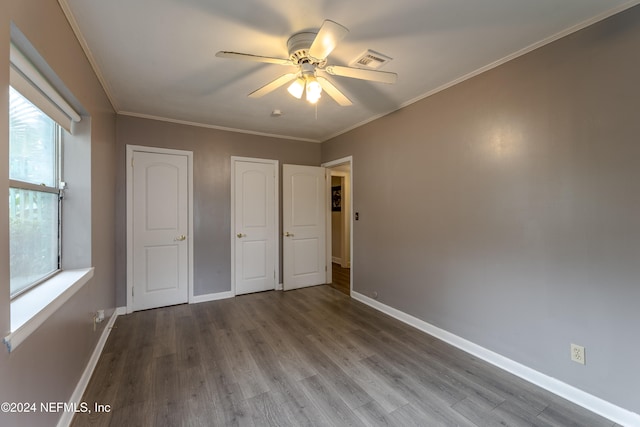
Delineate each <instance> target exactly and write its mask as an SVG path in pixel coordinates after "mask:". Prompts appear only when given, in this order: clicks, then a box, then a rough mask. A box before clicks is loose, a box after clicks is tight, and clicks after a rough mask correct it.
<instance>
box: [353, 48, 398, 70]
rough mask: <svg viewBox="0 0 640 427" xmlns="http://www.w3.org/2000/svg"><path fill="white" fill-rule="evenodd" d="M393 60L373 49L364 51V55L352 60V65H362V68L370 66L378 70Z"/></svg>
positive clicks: (371, 68)
mask: <svg viewBox="0 0 640 427" xmlns="http://www.w3.org/2000/svg"><path fill="white" fill-rule="evenodd" d="M389 61H391V58H389V57H388V56H386V55H383V54H381V53H378V52H376V51H373V50H371V49H369V50H367V51H366V52H364V53H363V54H362V55H360V56H359V57H357V58H356V59H355V60H354V61H353V62H351V64H349V65H351V66H352V67H360V68H368V69H370V70H377V69H378V68H380V67H382V66H383V65H384V64H386V63H387V62H389Z"/></svg>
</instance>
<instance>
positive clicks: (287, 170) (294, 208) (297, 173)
mask: <svg viewBox="0 0 640 427" xmlns="http://www.w3.org/2000/svg"><path fill="white" fill-rule="evenodd" d="M282 197H283V212H282V227H283V234H284V236H283V238H282V244H283V258H284V259H283V275H284V278H283V285H284V289H285V290H289V289H297V288H302V287H305V286H313V285H320V284H323V283H325V279H326V276H325V272H326V262H325V261H326V236H325V232H326V203H327V192H326V178H325V168H321V167H314V166H298V165H283V166H282Z"/></svg>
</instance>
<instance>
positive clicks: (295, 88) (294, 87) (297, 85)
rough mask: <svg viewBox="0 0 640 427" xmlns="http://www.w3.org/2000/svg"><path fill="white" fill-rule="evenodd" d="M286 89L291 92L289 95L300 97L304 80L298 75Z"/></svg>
mask: <svg viewBox="0 0 640 427" xmlns="http://www.w3.org/2000/svg"><path fill="white" fill-rule="evenodd" d="M287 91H288V92H289V93H290V94H291V96H293V97H295V98H298V99H300V98H302V92H304V80H303V79H301V78H300V77H298V78H297V79H296V80H295V81H294V82H293V83H291V85H290V86H289V87H288V88H287Z"/></svg>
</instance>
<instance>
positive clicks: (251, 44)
mask: <svg viewBox="0 0 640 427" xmlns="http://www.w3.org/2000/svg"><path fill="white" fill-rule="evenodd" d="M59 2H60V4H61V5H62V7H63V9H64V10H65V13H66V14H67V16H68V17H69V20H70V22H71V25H72V26H73V27H74V30H75V31H76V34H77V35H78V38H79V39H80V41H81V43H82V44H83V47H84V49H85V51H86V52H87V55H88V56H89V60H90V61H91V62H92V64H93V66H94V68H95V69H96V72H97V73H98V76H99V78H100V79H101V81H102V83H103V85H104V87H105V90H106V91H107V94H108V96H109V98H110V99H111V102H112V103H113V106H114V108H115V110H116V111H117V112H118V113H121V114H130V115H135V116H141V117H152V118H159V119H163V120H169V121H176V122H184V123H193V124H199V125H204V126H210V127H215V128H223V129H231V130H238V131H242V132H248V133H258V134H268V135H277V136H285V137H288V138H293V139H301V140H311V141H324V140H326V139H328V138H330V137H332V136H335V135H338V134H340V133H343V132H345V131H347V130H349V129H352V128H354V127H357V126H359V125H361V124H363V123H366V122H368V121H371V120H373V119H375V118H377V117H380V116H382V115H384V114H387V113H389V112H392V111H394V110H397V109H398V108H400V107H403V106H406V105H408V104H410V103H412V102H415V101H416V100H418V99H421V98H423V97H424V96H427V95H429V94H431V93H433V92H434V91H437V90H439V89H442V88H444V87H447V86H449V85H451V84H453V83H455V82H458V81H460V80H462V79H464V78H466V77H468V76H470V75H474V74H477V73H478V72H480V71H482V70H485V69H488V68H491V67H492V66H494V65H496V64H499V63H502V62H504V61H505V60H508V59H510V58H513V57H515V56H518V55H519V54H521V53H523V52H526V51H529V50H531V49H532V48H534V47H537V46H540V45H542V44H545V43H547V42H549V41H551V40H555V39H556V38H558V37H559V36H562V35H565V34H568V33H570V32H572V31H575V30H576V29H579V28H582V27H584V26H586V25H588V24H590V23H593V22H596V21H598V20H600V19H603V18H604V17H607V16H610V15H611V14H613V13H616V12H618V11H621V10H624V9H626V8H628V7H630V6H632V5H635V4H637V3H640V1H631V2H629V1H626V0H535V1H534V0H428V1H427V0H394V1H389V0H349V1H345V0H305V1H299V0H297V1H296V0H235V1H227V0H59ZM324 19H331V20H334V21H336V22H339V23H340V24H342V25H344V26H345V27H347V28H349V30H350V33H349V34H348V35H347V36H346V38H345V39H344V40H343V41H342V42H341V43H340V44H339V45H338V47H337V48H336V49H335V50H334V51H333V53H332V54H331V55H330V56H329V63H331V64H336V65H349V63H350V62H351V61H353V60H354V59H355V58H356V57H357V56H358V55H359V54H361V53H362V52H364V51H365V50H366V49H373V50H375V51H377V52H380V53H382V54H385V55H387V56H390V57H392V58H393V61H391V62H390V63H388V64H386V65H385V66H384V67H383V68H382V69H381V71H392V72H395V73H397V74H398V82H397V83H396V84H395V85H386V84H381V83H372V82H366V81H361V80H354V79H349V78H345V77H333V76H329V79H330V80H331V81H332V82H333V83H334V84H335V85H336V86H337V87H338V88H339V89H340V90H342V91H343V92H344V93H345V94H347V96H348V97H349V98H350V99H351V100H352V101H353V102H354V105H352V106H350V107H339V106H338V105H337V104H336V103H335V102H334V101H333V100H331V99H330V98H328V97H327V96H323V97H322V98H321V99H320V101H319V102H318V104H317V109H316V106H313V105H310V104H308V103H306V102H305V101H304V100H297V99H295V98H293V97H291V96H290V95H289V94H288V93H287V91H286V86H283V87H281V88H279V89H278V90H276V91H274V92H272V93H270V94H268V95H266V96H264V97H263V98H260V99H253V98H248V97H247V95H248V94H249V93H250V92H252V91H254V90H255V89H257V88H259V87H261V86H263V85H264V84H266V83H268V82H270V81H271V80H273V79H275V78H276V77H278V76H280V75H281V74H284V73H287V72H292V71H294V70H295V69H294V68H293V67H286V66H279V65H273V64H261V63H254V62H247V61H234V60H229V59H222V58H216V57H215V53H216V52H217V51H219V50H229V51H236V52H245V53H252V54H256V55H264V56H274V57H281V58H287V57H288V53H287V47H286V43H287V39H288V38H289V37H290V36H291V35H292V34H293V33H296V32H299V31H302V30H317V29H318V28H319V27H320V25H321V24H322V22H323V20H324ZM274 109H279V110H281V111H282V113H283V114H282V116H280V117H272V116H271V112H272V111H273V110H274Z"/></svg>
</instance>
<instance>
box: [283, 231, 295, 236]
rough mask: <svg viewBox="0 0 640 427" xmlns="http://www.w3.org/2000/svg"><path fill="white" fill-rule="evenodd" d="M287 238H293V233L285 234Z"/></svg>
mask: <svg viewBox="0 0 640 427" xmlns="http://www.w3.org/2000/svg"><path fill="white" fill-rule="evenodd" d="M284 235H285V237H293V233H289V232H288V231H287V232H286V233H284Z"/></svg>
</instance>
